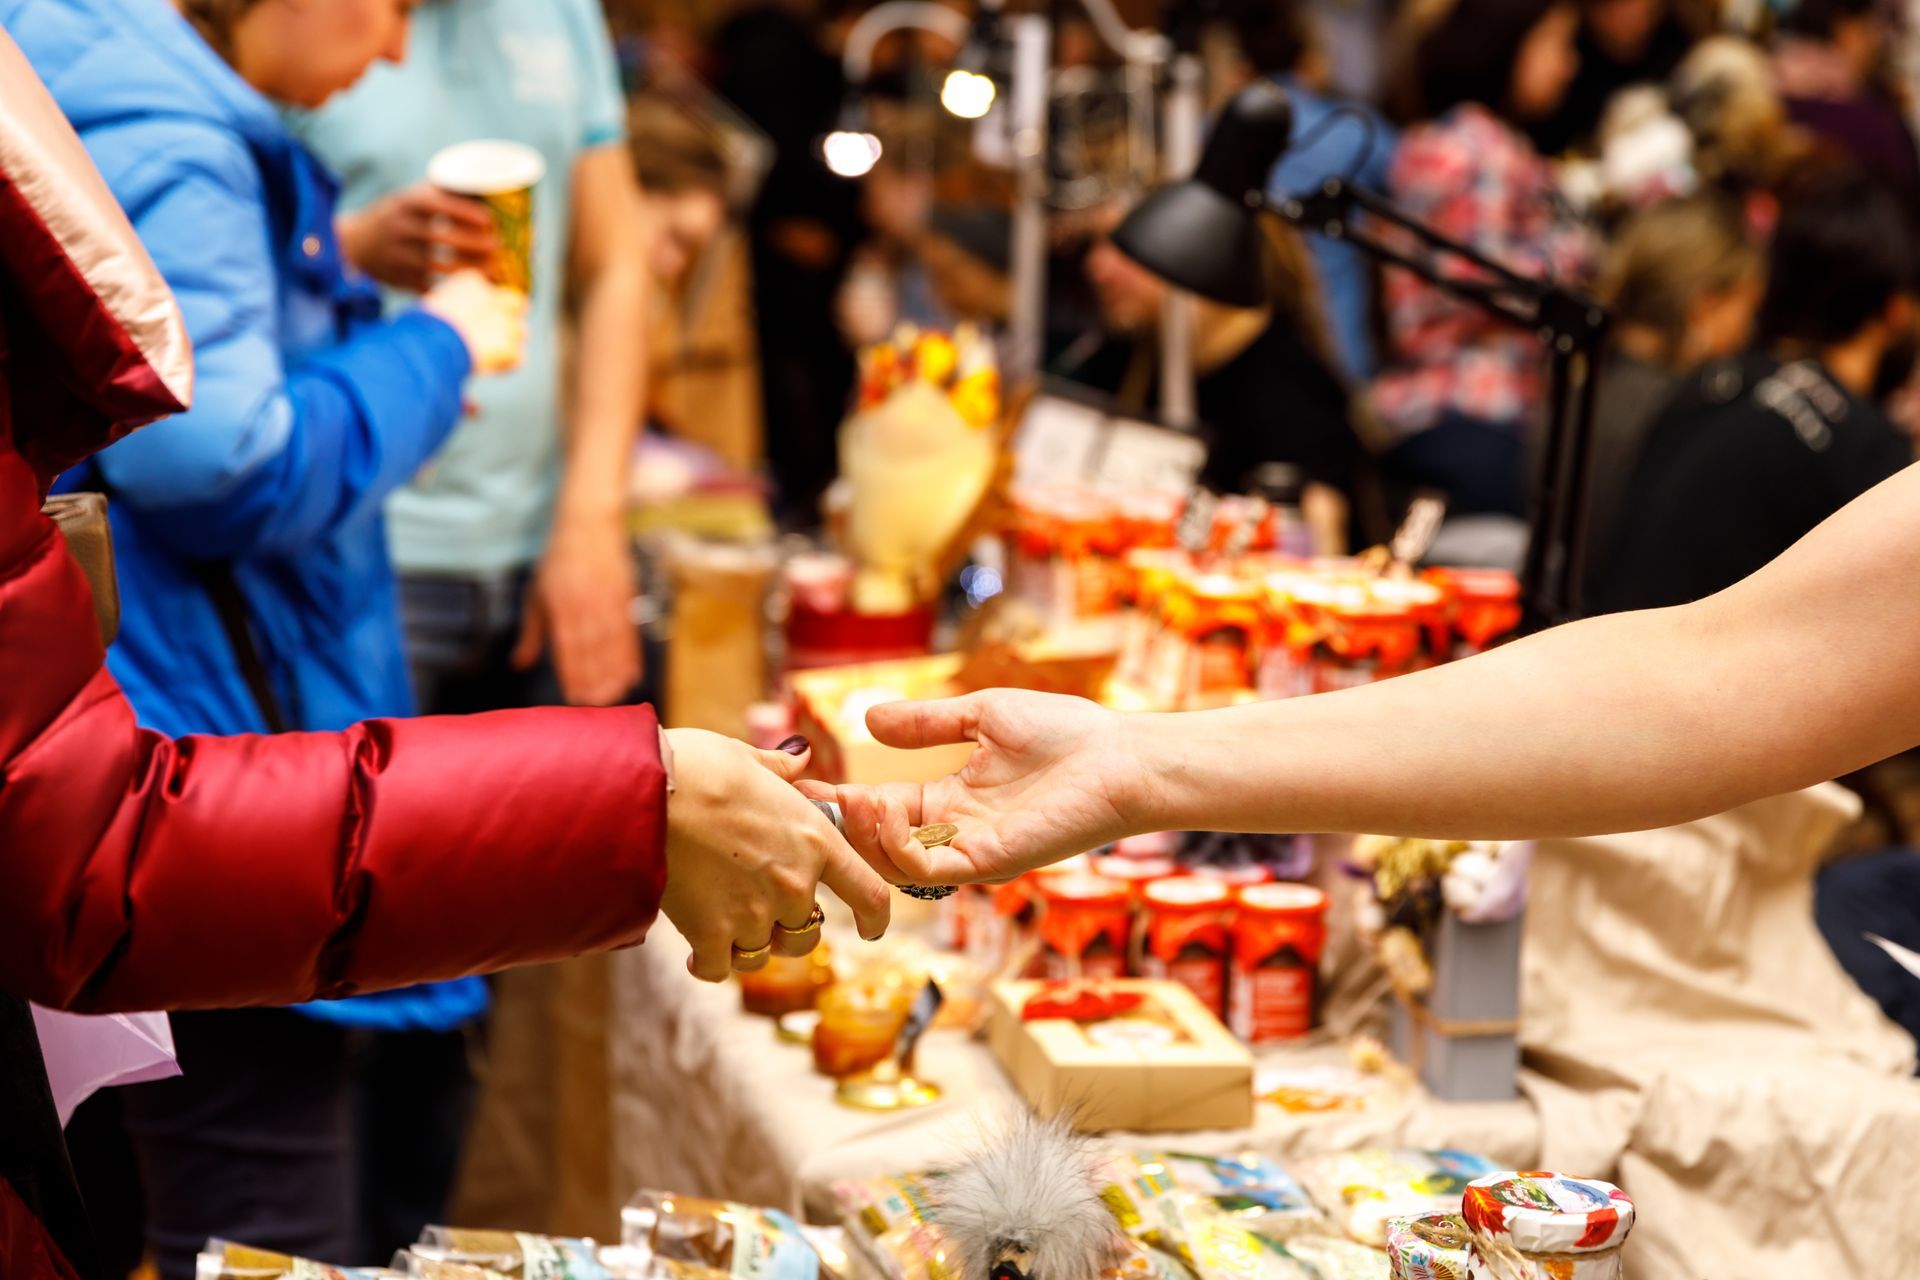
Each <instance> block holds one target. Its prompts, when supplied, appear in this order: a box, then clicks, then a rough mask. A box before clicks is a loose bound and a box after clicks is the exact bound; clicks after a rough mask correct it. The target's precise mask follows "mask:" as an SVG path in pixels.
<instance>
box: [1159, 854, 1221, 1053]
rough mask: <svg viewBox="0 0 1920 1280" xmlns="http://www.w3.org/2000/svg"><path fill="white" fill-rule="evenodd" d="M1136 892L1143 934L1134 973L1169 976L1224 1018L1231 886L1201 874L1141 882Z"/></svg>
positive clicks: (1214, 1013) (1219, 1016)
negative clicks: (1143, 917)
mask: <svg viewBox="0 0 1920 1280" xmlns="http://www.w3.org/2000/svg"><path fill="white" fill-rule="evenodd" d="M1141 897H1142V901H1143V906H1144V908H1145V911H1146V934H1145V938H1144V942H1143V945H1142V947H1141V951H1140V976H1141V977H1143V978H1171V979H1172V980H1173V981H1175V982H1177V983H1179V984H1180V985H1181V986H1183V987H1185V988H1186V989H1187V990H1189V991H1191V992H1193V994H1194V995H1195V996H1196V997H1197V998H1198V999H1199V1001H1200V1003H1201V1004H1203V1005H1205V1006H1206V1007H1207V1009H1208V1010H1209V1011H1211V1012H1212V1013H1213V1015H1214V1016H1215V1017H1218V1018H1225V1017H1226V1013H1227V953H1228V951H1229V949H1230V947H1231V939H1232V933H1231V932H1230V929H1229V918H1230V917H1231V915H1232V911H1233V891H1232V890H1231V889H1229V888H1227V886H1226V885H1224V884H1222V883H1221V882H1220V881H1218V880H1212V879H1208V878H1207V877H1205V876H1174V877H1171V878H1170V879H1166V880H1157V881H1155V882H1154V883H1152V884H1150V885H1147V886H1146V887H1145V888H1144V889H1143V890H1142V891H1141Z"/></svg>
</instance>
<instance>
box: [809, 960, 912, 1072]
mask: <svg viewBox="0 0 1920 1280" xmlns="http://www.w3.org/2000/svg"><path fill="white" fill-rule="evenodd" d="M916 994H918V990H917V988H916V987H915V986H914V985H912V984H910V983H909V982H908V981H907V980H906V976H905V975H903V974H897V973H888V974H881V975H877V976H869V977H863V978H858V979H855V980H853V981H850V982H840V983H835V984H834V985H833V986H831V987H828V988H827V989H826V990H825V991H823V992H821V994H820V1000H819V1005H818V1007H819V1010H820V1022H819V1025H817V1026H815V1027H814V1029H813V1066H814V1070H816V1071H818V1072H819V1073H820V1074H821V1075H823V1076H831V1077H832V1078H834V1079H836V1080H842V1079H845V1078H846V1077H848V1076H852V1075H858V1074H859V1073H860V1072H862V1071H865V1070H867V1069H869V1068H871V1067H873V1066H876V1065H878V1064H879V1063H881V1062H884V1061H885V1060H886V1058H887V1056H888V1055H889V1054H891V1053H892V1052H893V1046H894V1043H895V1041H897V1040H898V1039H899V1038H900V1029H901V1028H902V1027H904V1026H905V1025H906V1022H907V1013H908V1011H909V1010H910V1009H911V1008H912V1006H913V998H914V996H915V995H916Z"/></svg>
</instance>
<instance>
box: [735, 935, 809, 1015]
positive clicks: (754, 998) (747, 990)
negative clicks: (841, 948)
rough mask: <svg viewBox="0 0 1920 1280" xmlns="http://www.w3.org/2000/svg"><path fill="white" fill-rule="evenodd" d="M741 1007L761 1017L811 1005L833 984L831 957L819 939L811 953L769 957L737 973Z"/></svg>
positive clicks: (796, 1011) (807, 1007)
mask: <svg viewBox="0 0 1920 1280" xmlns="http://www.w3.org/2000/svg"><path fill="white" fill-rule="evenodd" d="M734 977H735V979H736V980H738V982H739V983H740V1007H741V1008H742V1009H744V1010H746V1011H747V1012H748V1013H752V1014H757V1015H759V1016H760V1017H763V1018H778V1017H780V1016H781V1015H782V1014H788V1013H799V1012H800V1011H801V1010H803V1009H811V1008H813V1006H814V1003H815V1002H816V1001H817V1000H818V999H819V998H820V993H821V992H822V991H824V990H826V989H827V988H828V987H830V986H832V985H833V959H832V954H831V952H830V951H829V949H828V947H827V945H826V944H825V943H822V944H821V945H820V946H819V947H817V948H815V949H814V952H813V954H812V955H805V956H782V955H775V956H771V957H769V958H768V960H767V963H766V964H765V965H764V966H763V967H761V968H759V969H756V970H755V971H753V972H752V973H737V974H735V975H734Z"/></svg>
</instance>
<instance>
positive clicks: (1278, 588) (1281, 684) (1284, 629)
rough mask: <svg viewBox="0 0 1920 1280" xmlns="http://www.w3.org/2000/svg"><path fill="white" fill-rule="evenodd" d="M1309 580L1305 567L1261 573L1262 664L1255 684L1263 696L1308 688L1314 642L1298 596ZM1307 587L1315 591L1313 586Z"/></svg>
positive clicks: (1284, 694) (1255, 687)
mask: <svg viewBox="0 0 1920 1280" xmlns="http://www.w3.org/2000/svg"><path fill="white" fill-rule="evenodd" d="M1309 583H1310V580H1309V578H1308V575H1307V572H1306V570H1304V569H1303V568H1291V569H1285V568H1282V569H1269V570H1267V571H1266V572H1264V573H1262V574H1261V576H1260V607H1261V611H1262V615H1263V626H1262V630H1261V638H1260V666H1259V669H1258V670H1257V671H1256V672H1255V675H1254V682H1253V687H1254V691H1255V692H1256V693H1258V694H1259V695H1260V696H1261V697H1262V698H1268V699H1271V698H1290V697H1292V696H1293V695H1295V694H1297V693H1305V692H1307V689H1306V687H1305V684H1304V677H1303V673H1304V672H1305V670H1306V664H1307V650H1308V648H1309V647H1310V644H1309V642H1308V640H1307V632H1306V629H1305V627H1304V626H1303V623H1302V621H1301V618H1300V612H1299V606H1298V601H1297V598H1296V596H1297V593H1298V592H1299V591H1301V590H1302V589H1303V584H1309ZM1304 589H1306V590H1308V591H1311V586H1310V585H1307V586H1306V587H1305V588H1304Z"/></svg>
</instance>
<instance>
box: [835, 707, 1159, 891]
mask: <svg viewBox="0 0 1920 1280" xmlns="http://www.w3.org/2000/svg"><path fill="white" fill-rule="evenodd" d="M1123 724H1124V720H1123V718H1122V717H1120V716H1119V715H1116V714H1115V713H1113V712H1110V711H1107V710H1104V709H1103V708H1101V707H1099V706H1098V705H1096V704H1094V703H1092V702H1088V701H1086V700H1084V699H1080V698H1065V697H1060V696H1058V695H1054V694H1043V693H1027V692H1022V691H1019V690H1010V689H995V690H988V691H986V692H982V693H973V694H967V695H966V696H964V697H959V698H949V699H945V700H942V701H938V702H899V703H888V704H885V705H882V706H878V707H875V708H874V709H873V710H872V711H870V712H869V713H868V714H867V726H868V728H869V729H871V730H872V731H873V735H874V737H875V738H877V739H878V740H879V741H881V742H883V743H886V744H887V745H889V746H894V747H903V748H909V749H911V748H919V747H931V746H938V745H941V744H943V743H954V742H968V741H971V742H975V743H977V744H978V749H977V750H975V751H974V753H973V756H972V758H971V759H970V760H968V762H967V765H966V767H965V768H964V769H962V770H961V771H960V772H959V773H956V774H952V775H950V776H948V777H945V778H941V779H938V780H937V781H934V782H928V783H894V784H888V785H883V786H845V787H840V788H838V789H837V791H836V792H835V795H836V798H837V799H838V800H839V802H840V806H841V810H842V812H843V814H844V816H845V819H846V833H847V840H848V843H850V844H851V845H852V846H853V847H854V848H855V849H856V850H857V851H858V852H859V853H860V854H861V855H862V856H864V857H865V858H866V859H867V860H868V862H870V863H871V864H872V865H873V866H874V868H875V869H876V870H877V871H879V872H880V873H881V874H882V875H884V876H886V877H887V878H888V879H890V880H893V881H896V882H899V883H910V884H960V883H971V882H979V881H992V880H1005V879H1008V878H1010V877H1012V876H1016V875H1018V874H1020V873H1021V872H1023V871H1030V870H1032V869H1033V868H1035V867H1039V866H1044V865H1046V864H1047V863H1049V862H1057V861H1059V860H1060V859H1061V858H1065V857H1069V856H1071V855H1073V854H1075V853H1080V852H1083V851H1085V850H1087V849H1091V848H1094V847H1096V846H1099V845H1102V844H1106V843H1108V842H1110V841H1113V840H1117V839H1119V838H1120V837H1121V836H1123V835H1127V834H1129V833H1130V832H1132V831H1133V830H1134V826H1133V820H1132V818H1131V816H1130V812H1131V805H1130V803H1129V798H1130V797H1131V796H1133V795H1135V794H1137V791H1138V777H1139V770H1138V767H1137V765H1136V764H1135V763H1134V758H1133V753H1132V752H1131V751H1130V750H1128V749H1127V747H1126V745H1125V743H1124V735H1123V733H1122V726H1123ZM936 822H951V823H953V824H954V825H955V826H957V827H959V828H960V832H959V835H957V836H956V837H955V838H954V841H953V843H952V844H951V845H948V846H946V847H944V848H935V849H927V848H925V847H923V846H922V845H921V844H920V842H919V841H917V840H915V839H914V838H913V835H912V832H913V830H914V828H916V827H918V826H922V825H925V824H928V823H936Z"/></svg>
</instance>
